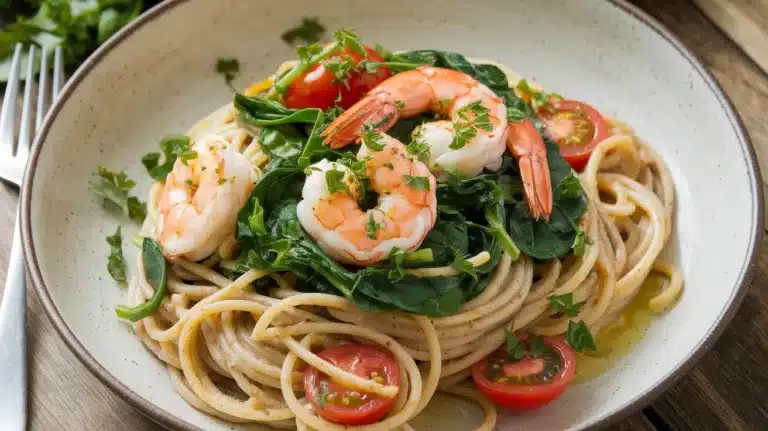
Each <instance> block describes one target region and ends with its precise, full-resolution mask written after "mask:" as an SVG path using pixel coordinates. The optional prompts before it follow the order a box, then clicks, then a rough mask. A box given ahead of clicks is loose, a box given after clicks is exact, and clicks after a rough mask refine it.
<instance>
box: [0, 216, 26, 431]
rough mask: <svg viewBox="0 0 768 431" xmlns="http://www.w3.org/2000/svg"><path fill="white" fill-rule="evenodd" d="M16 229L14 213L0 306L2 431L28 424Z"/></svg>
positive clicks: (22, 295) (20, 429) (23, 303)
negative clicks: (6, 272) (11, 241)
mask: <svg viewBox="0 0 768 431" xmlns="http://www.w3.org/2000/svg"><path fill="white" fill-rule="evenodd" d="M19 226H20V225H19V213H18V211H16V224H15V228H14V230H13V245H12V246H11V259H10V265H9V267H8V277H7V278H6V280H5V290H4V291H3V302H2V303H1V304H0V418H2V422H3V430H9V431H23V430H24V429H26V422H27V421H26V416H27V361H26V355H27V331H26V330H25V328H24V325H25V320H26V305H27V291H26V279H25V278H24V257H23V256H22V253H21V232H20V227H19Z"/></svg>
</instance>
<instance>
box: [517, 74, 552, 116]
mask: <svg viewBox="0 0 768 431" xmlns="http://www.w3.org/2000/svg"><path fill="white" fill-rule="evenodd" d="M515 89H517V91H518V92H520V94H521V95H522V96H523V100H526V101H530V104H531V106H533V108H534V109H539V108H542V107H544V106H546V105H548V104H549V102H550V99H551V98H552V95H550V94H549V93H546V92H544V91H536V90H534V89H532V88H531V86H530V85H529V84H528V81H526V80H525V79H521V80H520V82H518V83H517V85H516V86H515ZM507 117H509V114H507Z"/></svg>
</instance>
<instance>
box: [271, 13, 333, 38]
mask: <svg viewBox="0 0 768 431" xmlns="http://www.w3.org/2000/svg"><path fill="white" fill-rule="evenodd" d="M323 33H325V27H324V26H323V25H322V24H320V21H318V20H317V18H306V17H304V18H302V19H301V24H300V25H298V26H296V27H292V28H289V29H288V30H286V31H284V32H283V34H282V35H281V36H280V38H281V39H282V40H283V42H285V43H287V44H289V45H292V44H294V43H295V42H296V41H302V42H304V43H315V42H319V41H320V38H321V37H322V36H323Z"/></svg>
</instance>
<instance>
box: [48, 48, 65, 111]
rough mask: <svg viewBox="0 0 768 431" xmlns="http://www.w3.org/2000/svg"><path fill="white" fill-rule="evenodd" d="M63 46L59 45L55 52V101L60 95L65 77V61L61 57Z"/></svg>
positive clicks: (53, 98) (53, 91)
mask: <svg viewBox="0 0 768 431" xmlns="http://www.w3.org/2000/svg"><path fill="white" fill-rule="evenodd" d="M61 55H62V54H61V47H60V46H57V47H56V49H55V51H54V52H53V89H52V93H51V94H52V95H53V97H52V99H51V100H52V101H55V100H56V98H57V97H58V96H59V91H60V90H61V84H62V81H63V78H64V61H63V60H62V57H61Z"/></svg>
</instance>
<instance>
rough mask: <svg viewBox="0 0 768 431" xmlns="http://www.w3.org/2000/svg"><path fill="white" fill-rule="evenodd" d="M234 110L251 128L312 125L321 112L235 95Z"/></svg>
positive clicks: (257, 97)
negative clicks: (300, 124) (238, 112)
mask: <svg viewBox="0 0 768 431" xmlns="http://www.w3.org/2000/svg"><path fill="white" fill-rule="evenodd" d="M234 104H235V108H237V110H238V111H240V118H241V119H242V120H243V122H245V123H246V124H251V125H253V126H259V127H261V126H275V125H279V124H292V123H307V124H314V123H315V122H316V121H317V119H318V117H321V116H322V115H323V111H322V110H320V109H317V108H308V109H291V108H287V107H285V106H284V105H283V104H282V103H280V102H278V101H276V100H271V99H268V98H266V97H263V96H254V97H249V96H246V95H244V94H240V93H237V94H235V100H234Z"/></svg>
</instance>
